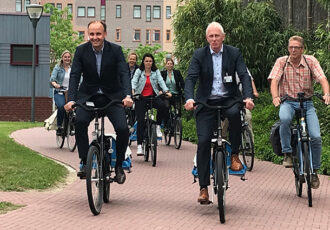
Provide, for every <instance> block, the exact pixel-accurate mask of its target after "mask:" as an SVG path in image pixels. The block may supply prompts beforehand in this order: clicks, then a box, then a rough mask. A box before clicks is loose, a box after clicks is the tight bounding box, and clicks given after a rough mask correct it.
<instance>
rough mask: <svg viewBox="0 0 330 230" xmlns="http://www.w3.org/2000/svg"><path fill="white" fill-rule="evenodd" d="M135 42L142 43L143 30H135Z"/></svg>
mask: <svg viewBox="0 0 330 230" xmlns="http://www.w3.org/2000/svg"><path fill="white" fill-rule="evenodd" d="M133 41H135V42H137V41H138V42H139V41H141V30H140V29H136V30H134V38H133Z"/></svg>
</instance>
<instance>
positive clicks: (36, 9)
mask: <svg viewBox="0 0 330 230" xmlns="http://www.w3.org/2000/svg"><path fill="white" fill-rule="evenodd" d="M26 11H27V13H28V16H29V19H30V21H31V22H32V26H33V51H32V99H31V122H34V98H35V87H36V86H35V82H36V36H37V35H36V29H37V24H38V21H39V19H40V17H41V15H42V11H43V6H41V5H38V4H30V5H28V6H27V7H26Z"/></svg>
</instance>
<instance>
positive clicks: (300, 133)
mask: <svg viewBox="0 0 330 230" xmlns="http://www.w3.org/2000/svg"><path fill="white" fill-rule="evenodd" d="M297 96H298V98H297V99H295V98H291V97H289V96H287V95H286V96H284V97H282V98H281V103H283V102H284V101H286V100H291V101H297V102H299V109H298V110H295V120H296V122H293V124H292V126H291V143H292V161H293V162H292V163H293V168H292V170H293V173H294V176H295V187H296V194H297V196H298V197H301V195H302V187H303V183H305V182H306V185H307V197H308V206H309V207H312V203H313V202H312V187H311V177H312V174H313V173H314V172H313V162H312V159H313V158H312V151H311V143H310V137H309V134H308V127H307V123H306V119H307V114H306V109H305V108H304V102H306V101H310V100H312V97H318V98H319V99H320V100H322V101H323V98H322V96H321V95H320V94H318V93H315V94H313V95H312V96H310V97H305V94H304V93H303V92H300V93H298V94H297Z"/></svg>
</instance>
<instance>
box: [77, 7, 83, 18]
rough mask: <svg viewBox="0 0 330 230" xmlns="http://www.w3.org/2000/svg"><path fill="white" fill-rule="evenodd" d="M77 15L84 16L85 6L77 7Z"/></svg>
mask: <svg viewBox="0 0 330 230" xmlns="http://www.w3.org/2000/svg"><path fill="white" fill-rule="evenodd" d="M77 17H85V7H78V12H77Z"/></svg>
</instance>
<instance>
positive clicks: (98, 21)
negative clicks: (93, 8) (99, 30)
mask: <svg viewBox="0 0 330 230" xmlns="http://www.w3.org/2000/svg"><path fill="white" fill-rule="evenodd" d="M94 23H101V25H102V26H103V31H104V32H107V25H106V24H105V22H104V21H101V20H93V21H90V22H89V23H88V26H87V28H89V26H90V25H91V24H94Z"/></svg>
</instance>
